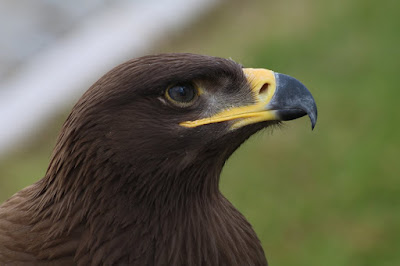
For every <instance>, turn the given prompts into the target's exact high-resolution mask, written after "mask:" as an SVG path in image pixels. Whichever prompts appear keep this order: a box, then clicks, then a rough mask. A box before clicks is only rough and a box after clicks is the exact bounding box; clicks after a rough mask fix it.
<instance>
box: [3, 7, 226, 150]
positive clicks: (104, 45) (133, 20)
mask: <svg viewBox="0 0 400 266" xmlns="http://www.w3.org/2000/svg"><path fill="white" fill-rule="evenodd" d="M218 2H219V0H162V1H156V0H147V1H144V0H141V1H121V2H120V3H119V5H117V6H113V7H112V8H108V9H107V10H106V11H103V13H102V14H99V15H96V16H94V17H92V18H91V19H89V20H88V21H84V22H83V24H80V25H79V27H77V30H75V31H73V32H71V33H69V34H68V35H66V36H64V37H63V38H62V39H60V40H58V41H56V42H55V43H53V44H52V47H50V48H49V49H46V50H45V51H44V52H42V53H41V54H38V55H36V56H35V57H34V58H31V60H29V62H28V63H26V64H25V65H24V66H23V67H22V68H21V69H20V71H19V72H18V73H17V74H16V75H14V76H13V77H12V78H11V79H9V80H7V81H6V82H3V83H0V157H1V156H2V155H3V156H4V154H5V153H6V151H7V150H9V149H10V148H12V147H15V146H16V145H18V144H20V145H21V144H24V143H25V141H24V140H25V139H26V138H27V137H29V136H30V135H34V134H36V133H37V130H38V129H39V128H40V127H41V126H42V125H43V124H44V123H45V122H46V121H47V120H48V119H49V118H51V117H52V115H53V114H54V113H55V111H56V110H57V109H59V108H62V107H63V106H65V105H66V104H68V103H69V102H70V101H72V100H76V99H77V98H78V97H79V96H80V95H81V94H82V93H83V92H84V91H85V90H86V89H87V88H88V86H90V85H91V84H92V83H93V82H94V81H96V80H97V79H98V78H99V77H100V76H101V75H102V74H104V73H105V72H107V71H108V70H110V69H111V68H112V67H114V66H116V65H118V64H119V63H122V62H124V61H126V60H128V59H130V58H132V57H136V56H140V55H142V54H144V53H145V52H146V51H148V50H149V48H151V47H152V46H153V44H155V43H156V42H157V41H159V40H162V38H163V37H165V36H167V35H168V34H169V33H171V32H174V31H177V30H179V29H180V28H181V27H184V26H185V25H187V24H188V23H189V22H190V21H192V20H194V19H196V18H197V17H199V16H200V15H201V14H202V13H204V12H206V11H207V10H209V9H210V8H211V7H213V6H214V5H215V4H216V3H218Z"/></svg>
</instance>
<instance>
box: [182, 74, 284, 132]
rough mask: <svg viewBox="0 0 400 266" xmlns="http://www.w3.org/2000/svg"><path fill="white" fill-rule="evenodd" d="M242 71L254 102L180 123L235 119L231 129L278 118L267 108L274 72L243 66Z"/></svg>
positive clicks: (202, 122) (273, 81) (271, 94)
mask: <svg viewBox="0 0 400 266" xmlns="http://www.w3.org/2000/svg"><path fill="white" fill-rule="evenodd" d="M243 72H244V74H245V76H246V78H247V81H248V83H249V84H250V88H251V90H252V92H253V95H254V99H255V104H252V105H245V106H239V107H234V108H230V109H225V110H223V111H221V112H219V113H217V114H215V115H213V116H211V117H207V118H202V119H198V120H195V121H185V122H182V123H180V125H181V126H184V127H189V128H193V127H198V126H202V125H206V124H211V123H218V122H223V121H229V120H237V121H236V122H234V123H233V125H232V126H231V130H234V129H237V128H240V127H243V126H246V125H249V124H254V123H258V122H263V121H271V120H279V119H278V117H277V115H276V111H275V110H267V109H266V106H267V105H268V103H269V102H270V101H271V99H272V97H273V96H274V94H275V91H276V80H275V74H274V72H273V71H272V70H268V69H261V68H244V69H243Z"/></svg>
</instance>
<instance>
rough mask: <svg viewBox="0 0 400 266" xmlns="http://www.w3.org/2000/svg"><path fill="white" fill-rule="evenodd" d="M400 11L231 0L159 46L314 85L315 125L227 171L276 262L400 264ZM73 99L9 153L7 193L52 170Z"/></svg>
mask: <svg viewBox="0 0 400 266" xmlns="http://www.w3.org/2000/svg"><path fill="white" fill-rule="evenodd" d="M399 11H400V2H399V1H389V0H384V1H371V0H352V1H345V0H337V1H318V0H298V1H295V0H288V1H231V2H225V3H224V4H222V5H221V6H219V7H218V8H217V9H215V10H214V11H212V12H211V13H209V14H208V15H206V17H204V18H203V19H202V20H201V21H199V22H197V23H196V24H195V25H192V26H191V27H188V28H187V29H186V30H185V31H183V32H181V33H180V34H177V35H176V36H171V37H170V38H168V39H167V40H166V41H165V42H164V43H162V44H160V46H159V47H157V48H156V49H154V51H153V52H154V53H158V52H194V53H201V54H209V55H215V56H220V57H226V58H229V57H230V58H232V59H234V60H235V61H237V62H240V63H242V64H243V65H245V66H247V67H264V68H270V69H273V70H275V71H277V72H281V73H287V74H290V75H291V76H294V77H296V78H298V79H299V80H301V81H302V82H303V83H304V84H306V86H307V87H308V88H309V89H310V90H311V92H312V93H313V95H314V97H315V99H316V102H317V106H318V111H319V118H318V123H317V126H316V128H315V130H314V131H311V130H310V127H311V126H310V122H309V121H308V120H307V119H306V118H302V119H299V120H296V121H292V122H287V123H286V124H285V125H286V126H284V127H283V128H281V129H275V130H274V131H273V132H272V131H269V130H266V131H264V132H261V133H258V134H257V135H256V136H254V137H252V138H251V139H250V140H249V141H247V143H245V144H244V145H243V146H242V147H241V148H240V149H239V150H238V151H237V152H236V153H235V154H234V155H233V156H232V158H230V159H229V161H228V163H227V164H226V166H225V168H224V171H223V176H222V181H221V189H222V191H223V192H224V194H225V195H226V196H227V198H228V199H229V200H231V201H232V202H233V204H234V205H235V206H236V207H237V208H238V209H239V210H240V211H241V212H242V213H243V214H244V215H245V216H246V217H247V218H248V220H249V221H250V223H251V224H252V225H253V226H254V228H255V230H256V232H257V234H258V236H259V238H260V239H261V241H262V244H263V247H264V249H265V252H266V254H267V258H268V260H269V262H270V264H271V265H318V266H320V265H324V266H329V265H352V266H354V265H400V174H399V172H400V164H399V163H398V162H397V161H398V160H399V150H400V142H399V138H400V125H399V122H400V111H399V110H398V101H399V99H400V88H399V83H400V78H399V74H398V73H397V72H398V71H399V70H400V50H399V49H400V15H399ZM127 59H128V58H127ZM72 105H73V103H71V104H70V107H72ZM69 109H70V108H68V109H67V110H64V111H63V112H61V113H60V114H55V118H54V121H53V122H52V123H50V124H49V126H48V127H46V128H43V130H42V134H41V135H40V136H38V137H37V138H36V139H35V141H34V142H33V143H31V144H29V145H26V146H25V148H24V149H21V150H19V151H16V152H14V153H13V154H11V155H10V156H8V157H7V159H5V160H3V161H0V201H3V200H5V199H6V198H8V197H9V196H11V195H12V194H14V193H15V192H16V191H18V190H19V189H21V188H23V187H25V186H27V185H29V184H31V183H32V182H34V181H36V180H38V179H40V178H41V177H42V176H43V175H44V173H45V171H46V167H47V164H48V162H49V158H50V154H51V151H52V148H53V146H54V144H55V139H56V136H57V134H58V131H59V129H60V127H61V125H62V123H63V120H64V119H65V118H66V116H67V114H68V112H69Z"/></svg>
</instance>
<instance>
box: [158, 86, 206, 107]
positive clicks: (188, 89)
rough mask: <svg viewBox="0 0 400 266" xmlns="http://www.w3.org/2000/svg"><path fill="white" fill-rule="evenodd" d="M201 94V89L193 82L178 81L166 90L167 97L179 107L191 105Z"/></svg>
mask: <svg viewBox="0 0 400 266" xmlns="http://www.w3.org/2000/svg"><path fill="white" fill-rule="evenodd" d="M198 95H199V89H198V87H197V86H195V85H194V84H193V83H177V84H174V85H171V86H169V87H168V88H167V89H166V90H165V98H167V100H168V101H169V102H171V103H173V104H174V105H177V106H179V107H189V106H191V105H192V104H193V103H194V102H195V100H196V99H197V97H198Z"/></svg>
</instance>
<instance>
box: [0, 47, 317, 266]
mask: <svg viewBox="0 0 400 266" xmlns="http://www.w3.org/2000/svg"><path fill="white" fill-rule="evenodd" d="M176 84H195V86H198V87H200V88H201V93H199V95H198V96H196V98H195V99H194V100H193V101H191V102H190V103H189V104H188V103H187V102H184V103H179V102H178V103H177V102H174V101H171V99H169V98H168V96H166V90H168V89H169V88H171V86H173V85H176ZM179 86H181V87H184V86H186V85H179ZM251 86H252V85H251V81H249V78H248V77H247V76H246V75H245V73H244V72H243V70H242V67H241V66H240V65H238V64H237V63H235V62H233V61H231V60H226V59H221V58H215V57H208V56H201V55H193V54H166V55H156V56H147V57H142V58H138V59H134V60H131V61H128V62H126V63H124V64H122V65H120V66H118V67H116V68H114V69H113V70H111V71H110V72H109V73H107V74H106V75H104V76H103V77H102V78H100V79H99V80H98V81H97V82H96V83H95V84H94V85H93V86H92V87H91V88H90V89H89V90H88V91H87V92H86V93H85V94H84V95H83V96H82V98H81V99H80V100H79V101H78V103H77V104H76V105H75V106H74V108H73V109H72V112H71V114H70V115H69V117H68V118H67V120H66V122H65V123H64V125H63V128H62V130H61V133H60V135H59V137H58V140H57V144H56V147H55V149H54V151H53V154H52V157H51V161H50V165H49V167H48V169H47V172H46V175H45V176H44V177H43V179H41V180H39V181H38V182H37V183H35V184H33V185H31V186H29V187H27V188H25V189H23V190H21V191H20V192H18V193H16V194H15V195H14V196H13V197H11V198H10V199H9V200H7V201H6V202H5V203H3V204H2V205H1V206H0V264H1V265H3V264H23V263H27V264H53V265H71V264H77V265H98V264H106V265H111V264H129V265H266V264H267V262H266V259H265V255H264V252H263V249H262V247H261V244H260V241H259V240H258V238H257V236H256V234H255V232H254V231H253V229H252V227H251V225H250V224H249V223H248V222H247V221H246V219H245V218H244V217H243V216H242V215H241V214H240V213H239V212H238V211H237V210H236V209H235V208H234V207H233V206H232V204H231V203H230V202H229V201H228V200H227V199H226V198H225V197H224V196H223V195H222V194H221V193H220V191H219V188H218V183H219V175H220V172H221V169H222V167H223V165H224V163H225V161H226V160H227V158H228V157H229V156H230V155H231V154H232V152H233V151H234V150H236V149H237V148H238V147H239V146H240V144H241V143H243V142H244V141H245V140H246V139H247V138H248V137H250V136H251V135H252V134H254V133H255V132H257V131H258V130H260V129H262V128H265V127H267V126H269V125H271V124H276V123H277V121H276V120H288V119H293V118H296V117H299V116H302V115H304V114H306V113H308V114H309V115H310V117H311V116H312V115H314V114H315V115H316V109H315V110H311V109H307V108H303V109H302V112H300V113H299V111H298V110H300V109H301V108H300V109H299V108H297V114H296V115H293V114H289V115H288V114H287V112H286V116H284V115H282V119H276V120H271V121H269V120H268V121H261V122H254V123H250V124H246V125H244V126H241V127H239V128H235V129H232V125H233V123H235V122H237V120H240V119H241V118H240V119H226V120H224V121H219V122H213V123H208V124H203V125H199V126H194V127H187V126H183V125H182V122H185V121H196V120H199V119H202V118H207V117H213V116H214V115H216V114H218V113H220V112H221V110H230V109H232V108H235V107H239V106H247V105H252V104H254V103H255V102H256V101H257V100H256V99H255V98H254V94H253V93H252V90H251ZM181 87H179V88H178V89H180V88H181ZM185 88H186V87H185ZM178 92H180V93H181V94H180V96H179V97H181V96H185V93H186V92H187V91H184V92H182V91H179V90H178ZM260 93H261V90H260ZM185 97H186V96H185ZM275 98H276V97H275ZM300 98H301V97H300ZM179 99H180V98H179ZM314 106H315V104H314ZM310 108H311V107H310ZM286 109H287V108H286ZM275 110H276V109H275ZM287 110H288V109H287ZM291 110H292V109H291ZM310 110H311V111H310ZM243 120H244V119H243ZM313 123H315V121H313Z"/></svg>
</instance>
